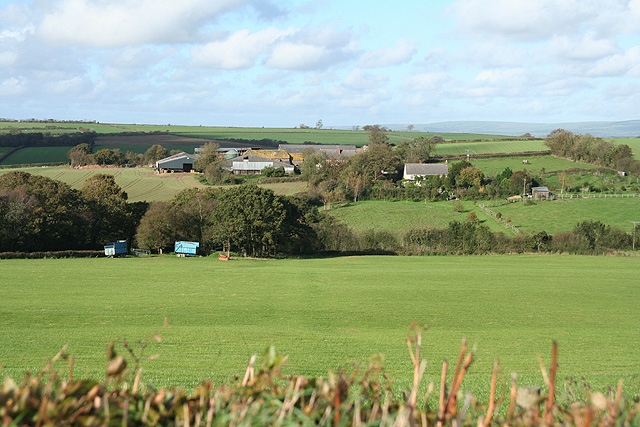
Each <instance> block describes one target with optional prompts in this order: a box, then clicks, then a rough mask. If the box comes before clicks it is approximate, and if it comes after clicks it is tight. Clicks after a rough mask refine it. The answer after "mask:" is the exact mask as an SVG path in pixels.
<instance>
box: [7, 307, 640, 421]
mask: <svg viewBox="0 0 640 427" xmlns="http://www.w3.org/2000/svg"><path fill="white" fill-rule="evenodd" d="M165 326H168V325H167V322H166V320H165ZM421 329H422V328H420V327H418V326H416V325H413V326H412V329H411V330H410V332H409V334H408V335H407V346H408V348H409V353H410V357H411V362H412V364H413V384H412V386H411V387H410V388H409V389H407V390H405V391H404V392H403V393H399V394H395V395H394V393H393V392H391V390H390V388H389V386H388V382H387V381H386V376H385V374H384V370H383V367H382V365H381V364H380V361H379V360H376V359H373V360H372V362H371V363H370V364H369V365H368V366H366V367H362V368H358V367H355V368H354V369H352V370H350V371H346V370H344V371H341V372H338V373H332V372H331V371H329V372H328V375H327V377H326V378H305V377H304V376H290V377H285V376H284V375H283V374H282V373H281V370H280V368H281V366H282V364H283V363H284V362H285V360H286V357H282V356H280V355H277V354H276V353H275V351H274V350H273V347H271V348H269V349H267V351H266V352H265V353H264V355H263V359H262V363H261V366H256V360H257V358H256V357H255V356H253V357H252V358H251V359H250V361H249V365H248V367H247V369H246V372H245V373H244V375H242V376H240V375H239V376H237V379H236V380H235V381H232V382H229V383H227V384H224V385H221V386H218V387H216V386H214V384H213V383H212V382H210V381H204V382H203V383H202V384H201V385H199V386H197V387H196V388H195V391H194V392H193V393H191V394H189V393H187V392H186V391H185V390H184V389H180V388H173V389H164V388H162V389H160V390H155V389H153V388H152V387H146V386H145V385H144V379H143V376H142V373H143V372H142V369H141V368H140V367H139V364H140V361H141V359H142V358H143V356H144V351H145V350H146V348H147V345H148V344H149V343H150V342H151V341H152V340H156V341H158V342H161V341H162V338H161V337H160V335H158V333H157V332H158V331H156V332H154V334H153V335H151V337H149V338H148V339H147V340H145V341H140V342H139V343H138V344H139V346H137V347H135V348H134V347H133V346H130V345H129V344H128V343H127V342H126V341H124V342H123V343H122V347H123V348H120V350H121V351H123V352H124V354H126V355H127V357H126V358H125V357H124V356H122V355H118V354H117V353H116V351H115V346H114V343H113V342H112V343H111V345H110V346H109V347H108V349H107V358H108V366H107V368H106V380H105V381H102V382H101V381H96V380H80V381H77V380H74V378H73V357H68V356H67V354H65V349H64V348H63V349H62V350H61V351H60V353H58V354H57V355H56V356H55V357H54V359H53V360H52V361H51V362H50V363H49V364H48V365H47V366H46V367H45V368H44V369H43V370H42V371H41V372H40V373H39V374H38V375H36V376H34V377H30V376H27V377H25V378H24V379H23V380H22V382H21V384H20V385H17V384H16V383H15V382H14V381H13V380H11V379H9V378H8V377H7V378H5V379H4V383H3V384H2V388H1V389H0V417H1V418H2V425H3V427H8V426H14V425H29V426H31V425H33V426H36V427H40V426H84V427H86V426H111V425H112V426H125V427H126V426H129V425H140V426H157V425H161V426H181V427H189V426H196V427H200V426H206V427H211V426H229V425H231V426H271V425H274V426H283V425H303V426H345V427H346V426H353V427H360V426H389V427H405V426H407V427H408V426H411V427H413V426H424V427H429V426H434V427H445V426H455V427H461V426H478V427H489V426H502V427H510V426H514V427H515V426H578V427H588V426H592V425H597V426H599V427H609V426H619V425H638V420H639V417H640V404H639V403H638V402H637V398H634V397H632V398H631V399H630V398H627V397H625V396H624V395H623V393H622V383H619V385H618V387H617V389H616V390H615V392H612V393H611V394H610V395H609V396H605V395H604V394H602V393H600V392H593V393H591V392H589V393H587V394H586V395H585V396H583V397H582V398H581V399H576V398H575V396H567V393H566V392H565V395H564V396H563V397H564V398H565V399H564V402H559V401H558V399H557V397H558V396H557V391H556V374H557V370H558V362H557V361H558V357H557V351H558V347H557V344H556V343H555V342H554V343H553V350H552V356H551V363H550V367H549V370H548V371H547V369H546V368H545V367H544V364H543V362H542V359H541V360H540V365H541V373H542V376H543V378H544V380H545V383H546V388H545V391H544V392H543V393H542V394H539V397H538V398H536V397H535V396H536V395H537V393H534V397H533V398H532V399H531V398H530V399H523V398H522V397H521V394H520V391H521V390H520V389H518V386H517V380H516V379H515V377H514V378H513V379H512V380H511V384H510V385H506V384H505V385H503V388H504V389H508V390H509V393H508V397H507V396H506V395H505V393H503V394H502V396H500V395H499V394H498V393H496V391H497V385H498V381H499V380H498V377H499V372H500V371H499V366H498V364H497V363H496V364H494V369H493V373H492V375H491V386H490V392H489V398H488V400H487V401H486V402H483V401H480V400H478V399H476V398H475V397H474V396H472V395H471V394H470V393H468V394H467V395H466V396H463V395H462V394H461V393H459V391H460V386H461V384H462V382H463V381H464V378H465V375H466V373H467V372H468V370H469V368H470V366H471V363H472V361H473V351H468V348H467V345H466V342H465V341H463V344H462V348H461V351H460V356H459V358H458V361H457V364H456V367H455V372H454V374H453V377H448V376H447V371H448V363H447V361H446V360H445V361H444V362H443V365H442V375H441V380H440V382H439V384H434V383H430V384H429V385H428V386H427V388H426V393H422V392H421V391H420V390H421V389H420V386H421V382H423V377H424V373H425V369H426V365H427V364H426V361H425V360H422V359H421V348H422V330H421ZM152 357H153V356H152ZM61 358H63V359H68V361H69V363H68V370H67V372H66V375H64V377H61V376H60V375H59V374H58V373H57V372H56V371H55V370H54V369H53V366H54V364H55V363H56V361H58V360H59V359H61ZM127 360H128V361H129V362H128V363H127ZM452 368H453V366H452ZM448 378H449V379H448ZM538 392H539V391H538ZM567 397H568V399H567ZM501 406H502V408H501ZM501 409H502V410H501Z"/></svg>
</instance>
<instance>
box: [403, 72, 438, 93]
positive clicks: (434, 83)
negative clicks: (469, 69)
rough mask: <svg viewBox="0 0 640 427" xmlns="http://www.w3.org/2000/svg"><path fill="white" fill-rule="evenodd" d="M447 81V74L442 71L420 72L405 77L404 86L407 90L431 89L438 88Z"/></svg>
mask: <svg viewBox="0 0 640 427" xmlns="http://www.w3.org/2000/svg"><path fill="white" fill-rule="evenodd" d="M448 81H449V76H447V74H446V73H444V72H439V73H421V74H417V75H415V76H411V77H408V78H406V79H405V81H404V88H405V89H406V90H408V91H433V90H440V89H442V88H443V86H444V85H445V84H446V83H447V82H448Z"/></svg>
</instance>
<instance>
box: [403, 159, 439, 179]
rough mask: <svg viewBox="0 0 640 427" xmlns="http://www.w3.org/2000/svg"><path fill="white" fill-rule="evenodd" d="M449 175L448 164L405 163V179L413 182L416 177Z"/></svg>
mask: <svg viewBox="0 0 640 427" xmlns="http://www.w3.org/2000/svg"><path fill="white" fill-rule="evenodd" d="M448 174H449V165H448V164H446V163H445V164H430V163H405V165H404V173H403V175H402V178H403V179H406V180H409V181H413V180H415V179H416V177H425V176H440V177H442V176H447V175H448Z"/></svg>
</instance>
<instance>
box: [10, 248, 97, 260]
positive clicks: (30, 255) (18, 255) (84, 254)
mask: <svg viewBox="0 0 640 427" xmlns="http://www.w3.org/2000/svg"><path fill="white" fill-rule="evenodd" d="M100 256H104V251H89V250H87V251H46V252H0V259H42V258H96V257H100Z"/></svg>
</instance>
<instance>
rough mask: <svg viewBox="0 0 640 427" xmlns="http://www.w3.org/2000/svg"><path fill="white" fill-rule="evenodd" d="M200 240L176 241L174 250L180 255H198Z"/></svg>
mask: <svg viewBox="0 0 640 427" xmlns="http://www.w3.org/2000/svg"><path fill="white" fill-rule="evenodd" d="M199 247H200V242H176V244H175V249H174V252H175V253H176V255H177V256H179V257H184V256H196V255H197V254H198V248H199Z"/></svg>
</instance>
